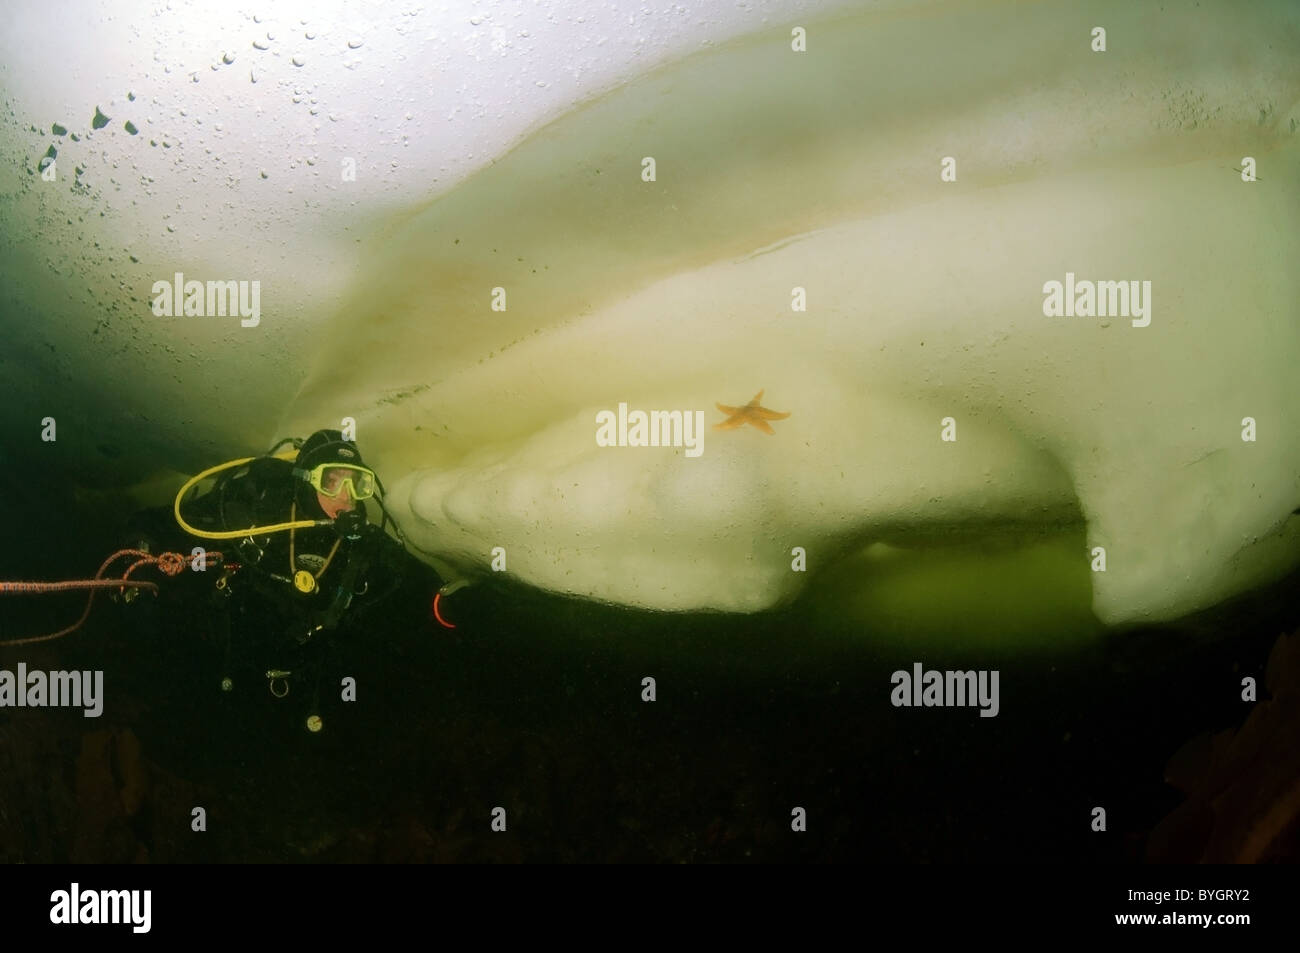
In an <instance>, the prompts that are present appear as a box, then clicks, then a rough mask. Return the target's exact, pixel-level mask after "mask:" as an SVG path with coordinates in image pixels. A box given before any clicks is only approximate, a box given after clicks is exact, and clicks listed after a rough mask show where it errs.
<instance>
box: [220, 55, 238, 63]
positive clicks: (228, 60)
mask: <svg viewBox="0 0 1300 953" xmlns="http://www.w3.org/2000/svg"><path fill="white" fill-rule="evenodd" d="M221 62H223V63H225V64H226V65H227V66H229V65H230V64H231V63H233V62H235V54H234V53H223V54H222V55H221Z"/></svg>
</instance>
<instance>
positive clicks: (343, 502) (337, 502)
mask: <svg viewBox="0 0 1300 953" xmlns="http://www.w3.org/2000/svg"><path fill="white" fill-rule="evenodd" d="M316 502H317V503H319V504H320V508H321V509H322V510H324V511H325V515H326V516H328V517H329V518H330V519H337V518H338V515H339V514H340V513H349V512H351V511H352V510H354V509H356V506H357V501H356V500H354V499H352V491H351V490H350V489H349V488H348V487H347V486H344V487H343V489H341V490H340V491H339V493H338V495H337V496H326V495H325V494H324V493H321V492H320V491H319V490H317V491H316Z"/></svg>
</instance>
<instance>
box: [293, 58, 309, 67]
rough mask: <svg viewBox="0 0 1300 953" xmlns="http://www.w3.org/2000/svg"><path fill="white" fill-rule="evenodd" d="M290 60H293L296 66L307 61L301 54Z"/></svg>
mask: <svg viewBox="0 0 1300 953" xmlns="http://www.w3.org/2000/svg"><path fill="white" fill-rule="evenodd" d="M289 62H291V63H292V64H293V65H294V66H301V65H302V64H303V63H305V62H307V61H306V60H304V59H303V58H302V57H301V56H295V57H294V58H293V59H292V60H290V61H289Z"/></svg>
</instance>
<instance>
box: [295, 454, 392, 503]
mask: <svg viewBox="0 0 1300 953" xmlns="http://www.w3.org/2000/svg"><path fill="white" fill-rule="evenodd" d="M293 472H294V476H296V477H298V478H299V479H301V480H305V481H306V482H308V483H310V484H311V485H312V486H313V487H315V488H316V492H318V493H320V494H321V495H322V496H328V497H330V498H331V499H333V498H334V497H336V496H338V495H339V494H340V493H342V492H343V488H344V487H347V488H348V491H349V492H350V494H351V496H352V499H354V500H368V499H370V498H371V497H372V496H374V495H375V471H374V470H371V469H370V468H369V467H359V466H356V465H354V464H350V463H322V464H321V465H320V466H318V467H316V468H314V469H312V470H294V471H293Z"/></svg>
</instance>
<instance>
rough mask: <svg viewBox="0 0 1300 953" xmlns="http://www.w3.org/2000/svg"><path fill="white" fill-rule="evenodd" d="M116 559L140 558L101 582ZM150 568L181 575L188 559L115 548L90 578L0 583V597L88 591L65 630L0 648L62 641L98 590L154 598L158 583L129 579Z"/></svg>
mask: <svg viewBox="0 0 1300 953" xmlns="http://www.w3.org/2000/svg"><path fill="white" fill-rule="evenodd" d="M207 555H208V556H210V557H212V558H214V559H220V558H221V553H214V552H209V553H207ZM119 556H139V557H140V558H139V559H137V560H136V561H135V562H133V563H132V564H131V565H130V566H129V567H127V570H126V572H124V573H122V576H121V578H118V579H105V578H104V571H105V570H107V569H108V567H109V566H110V565H111V564H112V563H113V561H114V560H115V559H117V558H118V557H119ZM148 565H153V566H157V567H158V569H159V570H160V571H161V572H163V573H164V574H165V575H168V576H175V575H176V574H177V573H179V572H181V570H183V569H184V568H185V567H186V566H187V565H189V559H188V557H186V556H183V555H181V554H180V553H159V554H158V555H157V556H154V555H152V554H151V553H147V552H145V551H144V550H143V549H119V550H118V551H117V552H115V553H114V554H113V555H111V556H109V557H108V558H107V559H105V560H104V562H103V565H101V566H100V567H99V572H97V573H95V578H94V579H71V580H67V581H64V582H0V595H9V594H15V593H44V592H65V591H68V590H74V589H89V590H90V596H89V597H88V598H87V599H86V608H85V610H84V611H83V612H82V613H81V618H80V619H78V620H77V621H76V622H74V623H73V624H72V625H70V626H68V627H67V628H66V629H60V630H59V631H58V632H53V633H51V634H49V635H35V636H32V637H31V638H28V639H5V640H3V641H0V646H10V645H31V644H32V643H34V642H52V641H53V640H55V639H58V638H62V637H63V636H65V635H68V634H69V633H72V632H75V631H77V629H79V628H81V626H82V624H83V623H84V622H85V621H86V619H87V618H88V617H89V616H90V607H91V606H92V605H94V603H95V594H96V593H97V592H98V591H99V590H100V589H117V590H118V591H119V592H121V591H125V590H126V589H128V588H131V589H148V590H149V591H150V592H152V593H153V594H154V595H157V594H158V584H157V583H156V582H141V581H137V580H134V579H131V578H130V575H131V573H133V572H135V571H136V570H137V569H138V568H140V567H141V566H148Z"/></svg>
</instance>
